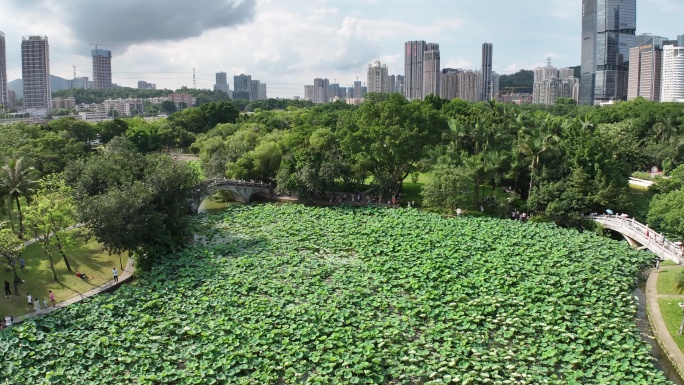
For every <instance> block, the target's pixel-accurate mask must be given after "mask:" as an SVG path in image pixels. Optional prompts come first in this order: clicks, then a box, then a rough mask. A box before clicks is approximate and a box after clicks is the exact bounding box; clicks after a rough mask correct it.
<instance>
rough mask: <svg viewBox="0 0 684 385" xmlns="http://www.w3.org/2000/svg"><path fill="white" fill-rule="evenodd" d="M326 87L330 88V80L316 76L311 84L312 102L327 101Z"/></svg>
mask: <svg viewBox="0 0 684 385" xmlns="http://www.w3.org/2000/svg"><path fill="white" fill-rule="evenodd" d="M328 88H330V80H328V79H321V78H316V79H314V85H313V102H314V103H317V104H321V103H328V102H329V101H330V100H329V99H328Z"/></svg>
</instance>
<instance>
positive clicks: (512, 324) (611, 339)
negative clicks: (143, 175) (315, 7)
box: [0, 205, 670, 385]
mask: <svg viewBox="0 0 684 385" xmlns="http://www.w3.org/2000/svg"><path fill="white" fill-rule="evenodd" d="M202 231H203V233H204V234H203V235H204V237H205V238H209V239H208V240H209V241H211V242H206V243H205V244H204V245H202V246H196V247H195V248H192V249H189V250H185V251H183V252H180V253H178V254H177V255H175V256H173V258H169V259H168V261H167V262H165V263H163V264H161V265H159V266H157V267H156V268H155V269H154V270H153V271H152V272H151V273H149V274H148V275H146V276H143V277H141V279H140V280H139V281H138V282H137V284H136V285H132V286H128V287H124V288H122V289H120V290H119V291H117V292H116V293H114V294H111V295H100V296H97V297H95V298H93V299H91V300H87V301H85V302H82V303H80V304H77V305H74V306H71V307H69V308H67V309H63V310H60V311H57V312H54V313H52V314H50V315H48V316H45V317H42V318H40V319H37V320H31V321H27V322H26V323H24V324H23V325H20V326H17V327H14V328H13V329H11V330H6V331H4V332H2V333H1V334H0V336H1V337H0V362H2V373H0V379H3V378H5V379H7V380H8V381H7V382H8V383H9V384H44V383H60V384H443V383H453V384H487V383H490V384H648V385H654V384H669V383H670V382H669V381H667V380H666V379H665V378H664V377H663V375H662V374H661V373H660V372H659V371H658V370H656V369H655V367H654V365H653V362H652V359H651V356H650V355H649V347H648V346H647V345H646V344H645V343H643V342H642V341H641V340H640V337H639V330H638V329H637V327H636V323H635V317H636V306H635V299H634V297H633V296H632V294H631V291H632V289H633V287H634V286H635V285H636V277H637V276H638V275H639V274H640V271H641V269H643V268H644V267H645V266H646V265H647V264H648V263H649V262H648V254H646V253H639V252H635V251H632V250H630V249H629V248H628V247H627V246H626V244H624V243H622V244H621V243H618V242H613V241H610V240H607V239H603V238H600V237H598V236H595V235H593V234H589V233H578V232H576V231H574V230H564V229H560V228H557V227H554V226H552V225H546V224H532V223H527V224H521V223H520V222H514V221H509V220H495V219H488V218H467V217H462V218H445V217H441V216H438V215H435V214H430V213H425V212H421V211H417V210H412V209H383V208H362V209H353V208H312V207H305V206H300V205H250V206H235V207H231V208H229V209H228V210H227V211H226V212H224V213H223V214H221V216H217V217H212V218H210V219H209V221H208V222H207V224H206V227H205V228H204V229H203V230H202ZM212 240H213V241H212ZM198 243H200V242H198ZM3 383H4V382H3Z"/></svg>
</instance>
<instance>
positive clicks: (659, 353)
mask: <svg viewBox="0 0 684 385" xmlns="http://www.w3.org/2000/svg"><path fill="white" fill-rule="evenodd" d="M645 289H646V282H645V281H644V282H642V283H641V285H640V286H639V287H638V288H636V289H635V290H634V292H633V294H634V296H636V297H638V298H639V301H638V303H637V326H638V327H639V330H641V333H640V334H641V339H642V340H643V341H644V342H646V343H647V344H649V345H650V346H651V356H653V358H654V361H653V364H654V365H655V367H656V368H657V369H658V370H660V371H661V372H663V374H665V377H666V378H667V379H668V380H670V381H672V382H673V383H675V384H677V385H684V380H682V378H681V377H679V374H678V373H677V370H676V369H675V367H674V366H673V365H672V363H671V362H670V360H669V359H668V358H667V356H666V355H665V352H664V351H663V349H662V348H661V347H660V344H658V341H657V340H656V339H655V334H654V333H653V329H652V328H651V323H650V322H649V320H648V315H647V314H646V294H645V292H644V290H645Z"/></svg>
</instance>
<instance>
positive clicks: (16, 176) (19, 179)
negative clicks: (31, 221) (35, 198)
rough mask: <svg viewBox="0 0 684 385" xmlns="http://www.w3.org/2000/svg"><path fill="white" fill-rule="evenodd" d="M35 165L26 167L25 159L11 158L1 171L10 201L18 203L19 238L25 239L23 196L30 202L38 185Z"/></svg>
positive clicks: (0, 179)
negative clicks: (22, 209) (22, 208)
mask: <svg viewBox="0 0 684 385" xmlns="http://www.w3.org/2000/svg"><path fill="white" fill-rule="evenodd" d="M36 174H37V173H36V171H35V169H34V168H33V167H26V166H25V164H24V160H23V159H21V158H19V159H14V158H12V159H9V160H8V161H7V163H6V164H5V165H4V166H2V172H1V173H0V185H2V186H3V187H4V193H5V194H6V197H7V199H8V200H9V202H10V205H11V202H14V203H16V206H17V215H18V216H19V232H18V236H19V239H24V217H23V213H22V211H21V198H24V199H25V200H26V201H27V202H30V200H31V196H32V195H33V192H34V190H35V188H36V187H37V175H36Z"/></svg>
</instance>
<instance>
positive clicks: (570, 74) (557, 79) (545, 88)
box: [532, 61, 579, 106]
mask: <svg viewBox="0 0 684 385" xmlns="http://www.w3.org/2000/svg"><path fill="white" fill-rule="evenodd" d="M578 94H579V88H578V81H577V78H575V76H574V70H573V69H572V68H561V69H557V68H556V67H553V66H552V65H551V61H549V64H547V65H546V66H545V67H538V68H535V70H534V84H533V85H532V103H534V104H545V105H547V106H549V105H552V104H554V102H555V101H556V99H557V98H572V99H575V100H577V97H578Z"/></svg>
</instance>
